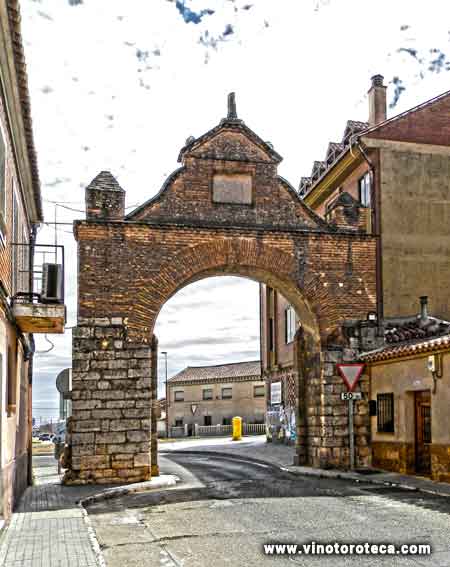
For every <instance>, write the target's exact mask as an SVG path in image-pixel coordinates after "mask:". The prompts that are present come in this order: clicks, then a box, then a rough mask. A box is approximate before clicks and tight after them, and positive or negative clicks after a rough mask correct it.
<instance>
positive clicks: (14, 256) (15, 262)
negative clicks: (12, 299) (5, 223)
mask: <svg viewBox="0 0 450 567" xmlns="http://www.w3.org/2000/svg"><path fill="white" fill-rule="evenodd" d="M14 189H15V188H14V186H13V203H12V207H13V226H12V242H13V244H19V243H20V230H19V203H18V201H17V196H16V191H15V190H14ZM20 248H21V246H13V247H12V251H11V262H12V269H11V273H12V293H13V294H16V293H17V292H18V291H21V290H19V283H20V275H21V274H20V271H21V266H20Z"/></svg>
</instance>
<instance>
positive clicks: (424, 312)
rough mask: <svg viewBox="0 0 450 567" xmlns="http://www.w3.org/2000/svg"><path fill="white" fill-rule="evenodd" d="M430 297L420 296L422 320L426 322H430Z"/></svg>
mask: <svg viewBox="0 0 450 567" xmlns="http://www.w3.org/2000/svg"><path fill="white" fill-rule="evenodd" d="M427 307H428V296H427V295H421V296H420V320H421V321H423V322H425V321H428V309H427Z"/></svg>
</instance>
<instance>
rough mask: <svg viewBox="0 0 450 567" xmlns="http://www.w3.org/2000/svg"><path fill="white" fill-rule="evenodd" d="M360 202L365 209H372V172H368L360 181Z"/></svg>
mask: <svg viewBox="0 0 450 567" xmlns="http://www.w3.org/2000/svg"><path fill="white" fill-rule="evenodd" d="M358 185H359V202H360V203H361V205H362V206H363V207H370V172H367V173H366V174H365V175H363V176H362V177H361V179H360V180H359V181H358Z"/></svg>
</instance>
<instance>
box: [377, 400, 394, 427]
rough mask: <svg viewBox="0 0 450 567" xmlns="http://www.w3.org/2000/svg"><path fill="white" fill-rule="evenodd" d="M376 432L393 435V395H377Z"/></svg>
mask: <svg viewBox="0 0 450 567" xmlns="http://www.w3.org/2000/svg"><path fill="white" fill-rule="evenodd" d="M377 431H379V432H380V433H394V394H392V393H390V394H378V395H377Z"/></svg>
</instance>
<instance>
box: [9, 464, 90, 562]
mask: <svg viewBox="0 0 450 567" xmlns="http://www.w3.org/2000/svg"><path fill="white" fill-rule="evenodd" d="M33 464H34V474H35V485H34V486H30V487H28V488H27V489H26V491H25V493H24V495H23V497H22V499H21V501H20V503H19V506H18V508H17V510H16V512H14V514H13V516H12V518H11V522H10V524H9V526H8V527H7V528H6V530H5V531H4V532H3V534H2V537H1V540H0V565H2V566H3V567H62V566H64V567H66V566H67V567H72V566H73V567H97V566H98V565H99V563H98V562H97V558H96V555H95V553H94V549H93V545H92V541H91V536H90V533H89V529H88V525H87V524H86V522H85V520H84V517H83V516H84V513H83V510H82V508H81V507H80V506H78V504H77V502H78V500H80V498H83V497H85V496H88V495H90V494H92V493H94V492H98V491H99V489H98V487H97V486H86V487H85V486H83V487H63V486H61V484H60V478H59V476H58V474H57V468H56V461H55V459H54V458H53V456H50V455H48V456H47V455H40V456H35V457H33Z"/></svg>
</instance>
